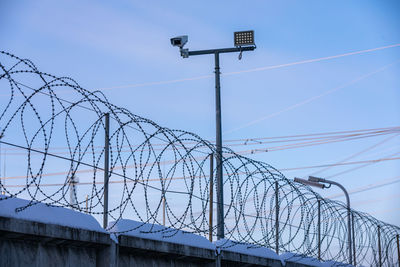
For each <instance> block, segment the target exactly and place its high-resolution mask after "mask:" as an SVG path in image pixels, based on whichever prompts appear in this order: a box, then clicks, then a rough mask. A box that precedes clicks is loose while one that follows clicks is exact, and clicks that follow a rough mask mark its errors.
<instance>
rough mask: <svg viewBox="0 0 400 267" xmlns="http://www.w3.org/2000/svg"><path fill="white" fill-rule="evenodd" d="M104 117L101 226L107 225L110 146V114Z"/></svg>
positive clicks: (105, 226)
mask: <svg viewBox="0 0 400 267" xmlns="http://www.w3.org/2000/svg"><path fill="white" fill-rule="evenodd" d="M104 117H105V135H104V210H103V228H104V229H105V228H107V225H108V178H109V173H108V172H109V171H108V164H109V148H110V138H109V136H110V114H109V113H106V114H104Z"/></svg>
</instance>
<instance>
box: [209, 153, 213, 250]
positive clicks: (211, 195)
mask: <svg viewBox="0 0 400 267" xmlns="http://www.w3.org/2000/svg"><path fill="white" fill-rule="evenodd" d="M213 201H214V154H213V153H211V154H210V214H209V218H208V240H210V242H212V241H213V208H214V203H213Z"/></svg>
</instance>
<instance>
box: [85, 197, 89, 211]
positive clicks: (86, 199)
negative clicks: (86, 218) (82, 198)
mask: <svg viewBox="0 0 400 267" xmlns="http://www.w3.org/2000/svg"><path fill="white" fill-rule="evenodd" d="M88 198H89V195H86V212H88Z"/></svg>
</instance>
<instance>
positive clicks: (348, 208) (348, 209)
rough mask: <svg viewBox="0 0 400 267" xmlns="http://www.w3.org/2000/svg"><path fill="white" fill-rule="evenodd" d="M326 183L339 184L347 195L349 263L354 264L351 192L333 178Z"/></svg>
mask: <svg viewBox="0 0 400 267" xmlns="http://www.w3.org/2000/svg"><path fill="white" fill-rule="evenodd" d="M324 182H325V183H330V184H334V185H337V186H338V187H340V189H342V190H343V192H344V195H345V196H346V203H347V242H348V251H349V263H350V264H352V263H353V259H352V258H353V257H352V255H353V253H352V245H351V218H350V216H351V209H350V197H349V193H347V190H346V188H344V187H343V186H342V185H341V184H339V183H337V182H334V181H331V180H324Z"/></svg>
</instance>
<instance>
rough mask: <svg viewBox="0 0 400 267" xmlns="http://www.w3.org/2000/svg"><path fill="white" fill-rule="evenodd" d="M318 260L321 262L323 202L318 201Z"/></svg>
mask: <svg viewBox="0 0 400 267" xmlns="http://www.w3.org/2000/svg"><path fill="white" fill-rule="evenodd" d="M318 260H321V200H320V199H318Z"/></svg>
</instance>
